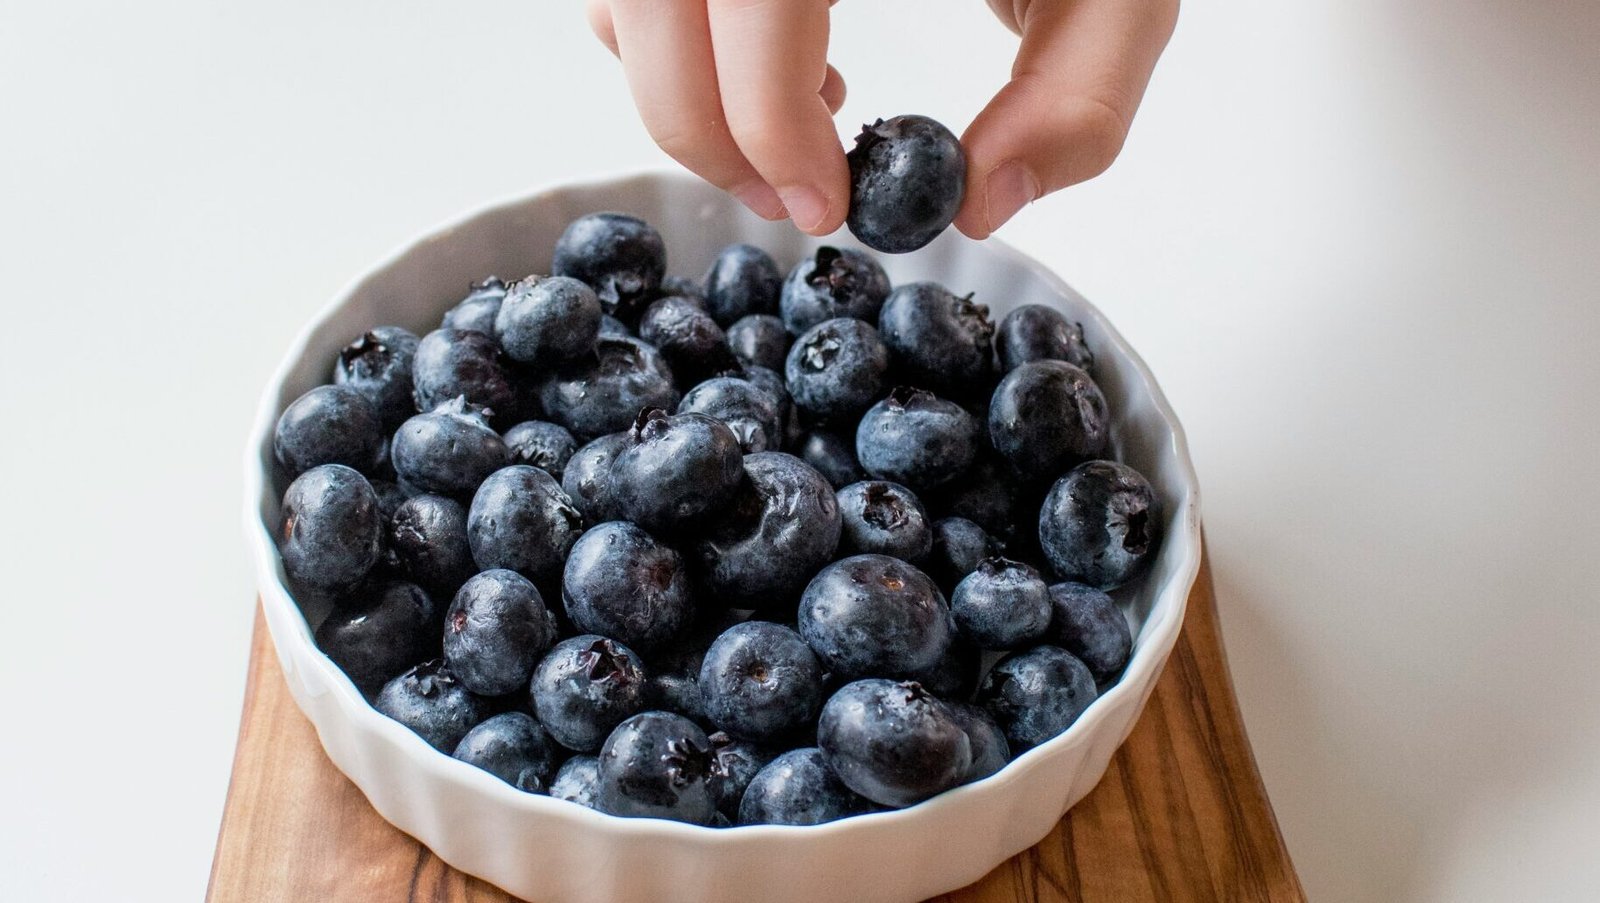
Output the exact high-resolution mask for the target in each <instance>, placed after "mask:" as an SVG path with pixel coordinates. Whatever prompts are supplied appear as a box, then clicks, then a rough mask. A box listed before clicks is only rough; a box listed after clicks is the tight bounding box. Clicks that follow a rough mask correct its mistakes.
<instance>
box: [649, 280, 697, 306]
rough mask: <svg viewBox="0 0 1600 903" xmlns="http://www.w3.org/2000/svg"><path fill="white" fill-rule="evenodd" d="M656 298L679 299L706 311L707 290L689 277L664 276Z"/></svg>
mask: <svg viewBox="0 0 1600 903" xmlns="http://www.w3.org/2000/svg"><path fill="white" fill-rule="evenodd" d="M656 293H657V294H656V297H658V298H667V297H678V298H682V299H684V300H685V301H689V302H690V303H692V304H694V305H695V306H697V307H699V308H700V309H701V310H705V309H706V290H705V288H704V287H703V286H702V285H701V284H700V283H698V282H696V281H694V280H693V279H690V278H689V277H688V276H663V277H661V287H660V288H659V289H657V290H656Z"/></svg>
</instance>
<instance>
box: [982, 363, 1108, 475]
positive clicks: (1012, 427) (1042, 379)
mask: <svg viewBox="0 0 1600 903" xmlns="http://www.w3.org/2000/svg"><path fill="white" fill-rule="evenodd" d="M1110 441H1111V414H1110V411H1109V410H1107V408H1106V399H1105V396H1104V395H1102V394H1100V387H1099V386H1097V385H1095V383H1094V380H1093V379H1091V378H1090V377H1089V374H1087V373H1085V372H1084V371H1082V370H1080V369H1079V368H1077V367H1074V366H1073V365H1071V364H1069V363H1067V362H1065V361H1031V362H1029V363H1026V364H1023V365H1021V366H1019V367H1017V368H1016V369H1015V370H1012V371H1011V372H1010V373H1007V374H1006V375H1005V377H1004V378H1003V379H1001V380H1000V385H998V386H996V387H995V390H994V397H993V400H992V401H991V402H990V405H989V442H990V444H991V445H993V446H994V450H995V451H997V452H999V453H1000V454H1001V455H1002V456H1003V457H1005V459H1006V460H1007V461H1009V462H1010V463H1011V467H1012V469H1013V470H1015V471H1016V473H1017V474H1018V475H1019V476H1021V477H1022V478H1023V479H1024V480H1053V479H1055V478H1056V477H1058V476H1060V475H1061V474H1062V473H1063V472H1064V471H1065V470H1066V469H1067V468H1069V467H1071V466H1072V465H1074V464H1076V463H1078V462H1079V461H1082V460H1084V459H1085V458H1093V457H1095V456H1097V455H1099V454H1101V453H1102V452H1104V451H1105V450H1106V447H1107V446H1108V445H1109V444H1110Z"/></svg>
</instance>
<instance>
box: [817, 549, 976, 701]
mask: <svg viewBox="0 0 1600 903" xmlns="http://www.w3.org/2000/svg"><path fill="white" fill-rule="evenodd" d="M799 626H800V635H801V636H802V637H805V641H806V644H807V645H809V646H810V647H811V650H812V651H813V652H815V653H816V654H817V657H818V658H820V659H822V662H823V663H824V664H825V665H827V667H828V670H829V671H832V672H833V673H834V674H836V675H839V676H841V677H845V678H854V677H860V676H862V675H868V674H884V675H889V676H896V677H897V676H902V675H909V674H913V673H916V672H918V671H922V670H925V669H927V668H931V667H933V666H934V665H935V664H936V663H937V662H938V661H939V659H940V657H941V656H943V655H944V654H945V651H946V650H947V649H949V648H950V640H951V637H952V635H953V634H954V633H955V629H954V627H953V625H952V622H951V619H950V606H949V605H948V604H946V602H945V600H944V595H943V594H942V593H940V592H939V588H938V587H937V586H934V584H933V581H932V580H930V579H929V578H928V575H926V574H924V573H922V572H921V571H919V570H917V569H916V568H915V567H912V566H911V565H909V564H906V563H905V562H904V561H901V560H900V559H898V558H890V557H888V556H887V555H856V556H853V557H850V558H845V559H843V560H841V561H836V562H834V563H833V564H830V565H828V566H827V567H825V568H823V569H822V571H821V572H820V573H818V574H817V576H816V577H815V578H814V579H813V580H812V581H811V583H810V584H809V585H808V586H807V587H806V590H805V592H804V593H803V594H802V595H801V597H800V617H799Z"/></svg>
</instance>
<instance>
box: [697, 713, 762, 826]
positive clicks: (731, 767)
mask: <svg viewBox="0 0 1600 903" xmlns="http://www.w3.org/2000/svg"><path fill="white" fill-rule="evenodd" d="M709 739H710V740H711V779H712V784H713V786H714V787H715V788H716V791H717V811H719V812H721V813H722V814H723V815H725V816H727V817H728V818H732V819H738V817H739V803H740V801H741V800H743V799H744V793H745V788H747V787H749V786H750V781H751V779H752V778H754V777H755V776H756V773H757V772H759V771H761V769H763V768H765V767H766V765H767V763H768V762H771V761H772V760H773V758H774V757H775V756H776V754H775V753H774V752H772V751H771V750H770V749H767V748H766V747H763V746H758V745H757V744H754V743H751V742H749V741H748V740H736V739H734V738H733V737H730V736H728V735H727V734H726V733H725V732H723V731H717V732H716V733H714V734H712V735H711V736H710V738H709Z"/></svg>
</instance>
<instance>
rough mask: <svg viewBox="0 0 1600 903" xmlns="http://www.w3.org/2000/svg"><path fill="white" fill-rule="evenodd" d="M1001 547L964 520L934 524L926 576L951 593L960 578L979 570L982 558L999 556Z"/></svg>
mask: <svg viewBox="0 0 1600 903" xmlns="http://www.w3.org/2000/svg"><path fill="white" fill-rule="evenodd" d="M1004 550H1005V545H1004V543H1002V542H1000V541H999V540H998V539H995V538H994V537H993V536H990V535H989V534H988V532H987V531H985V530H984V529H983V528H982V527H980V526H978V525H977V524H975V523H973V522H972V521H970V520H967V519H966V518H964V517H945V518H940V519H939V520H936V521H934V522H933V551H932V552H931V553H929V555H928V563H927V571H928V574H929V576H931V577H933V578H934V579H935V580H937V581H939V585H940V586H941V587H944V588H947V589H954V588H955V585H956V584H958V583H960V582H961V580H962V578H964V577H966V576H967V575H968V574H970V573H972V572H973V571H975V570H977V569H978V563H979V562H980V561H983V560H984V559H985V558H990V557H993V556H995V555H999V554H1000V553H1001V552H1002V551H1004Z"/></svg>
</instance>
